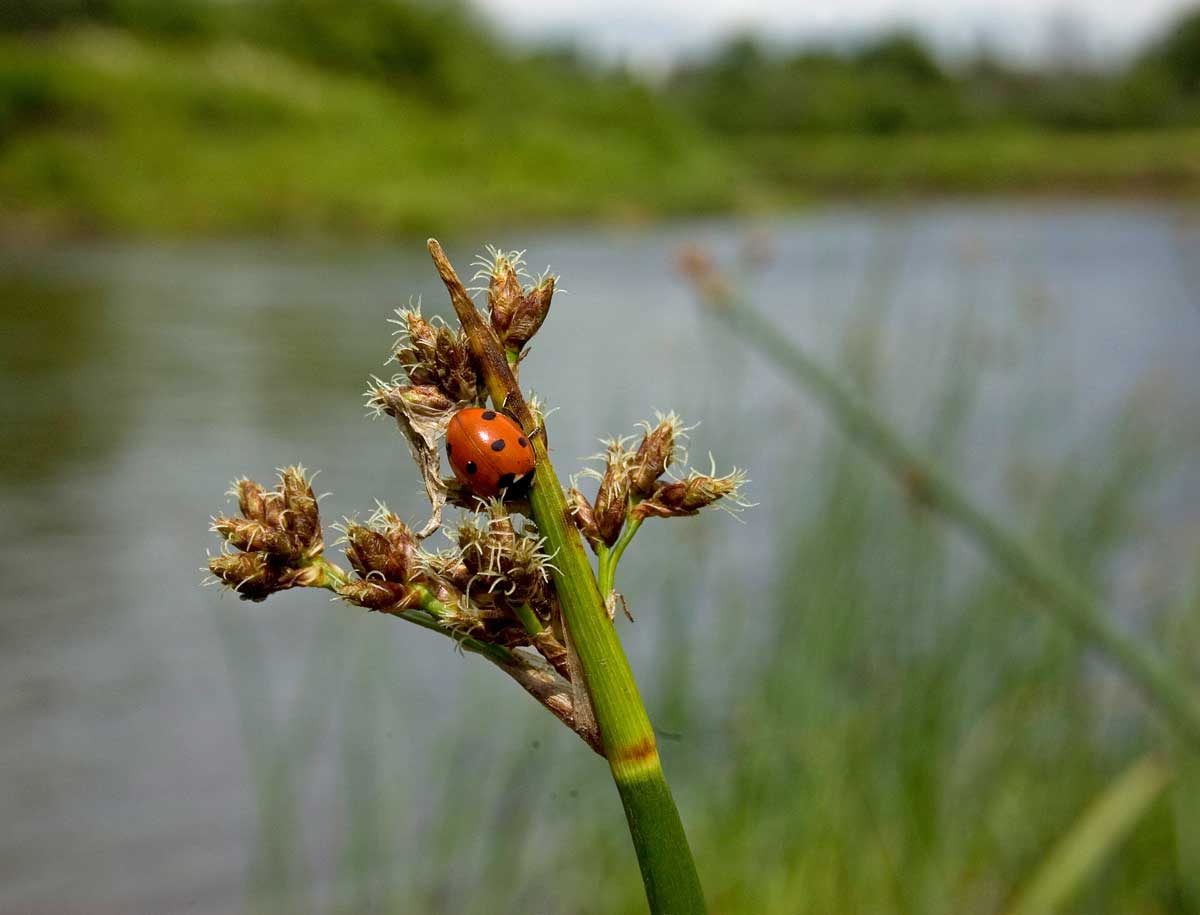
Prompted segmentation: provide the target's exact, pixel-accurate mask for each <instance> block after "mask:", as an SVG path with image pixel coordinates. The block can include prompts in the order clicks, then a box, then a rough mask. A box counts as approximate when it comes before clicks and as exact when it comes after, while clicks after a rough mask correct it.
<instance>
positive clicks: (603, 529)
mask: <svg viewBox="0 0 1200 915" xmlns="http://www.w3.org/2000/svg"><path fill="white" fill-rule="evenodd" d="M627 441H628V439H627V438H614V439H610V440H609V441H608V442H606V443H605V459H606V461H607V464H606V466H605V469H604V475H603V476H602V477H601V478H600V488H599V489H598V490H597V491H596V502H595V505H594V506H593V508H592V517H593V519H594V521H595V525H596V534H597V536H598V537H599V538H600V540H601V541H602V542H603V543H605V544H607V545H608V546H612V545H613V544H614V543H616V542H617V538H618V537H620V536H621V528H622V527H623V526H624V524H625V517H626V515H627V514H628V513H629V487H630V472H631V471H632V469H633V458H634V455H633V452H632V451H630V450H629V449H628V448H627V447H626V446H625V443H626V442H627Z"/></svg>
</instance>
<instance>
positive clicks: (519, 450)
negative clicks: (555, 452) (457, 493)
mask: <svg viewBox="0 0 1200 915" xmlns="http://www.w3.org/2000/svg"><path fill="white" fill-rule="evenodd" d="M446 457H448V458H449V459H450V466H451V467H453V468H454V475H455V476H456V477H458V479H459V482H461V483H462V484H463V485H465V486H469V487H470V488H471V491H472V492H474V493H475V494H476V495H477V496H482V497H484V498H485V499H490V498H491V497H493V496H496V495H498V494H499V493H500V490H502V489H508V488H509V487H511V486H513V485H514V484H516V483H520V482H524V481H526V480H527V479H528V477H529V475H530V474H531V473H532V472H533V467H534V459H533V447H532V446H531V445H530V444H529V441H528V439H526V438H525V433H524V432H522V431H521V427H520V426H518V425H517V424H516V423H515V422H513V421H512V420H511V419H509V418H508V417H507V416H505V415H504V414H503V413H497V412H496V411H495V410H482V409H479V408H478V407H470V408H468V409H466V410H459V411H458V412H457V413H455V414H454V416H453V417H452V418H451V420H450V425H449V426H448V427H447V429H446Z"/></svg>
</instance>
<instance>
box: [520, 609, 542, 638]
mask: <svg viewBox="0 0 1200 915" xmlns="http://www.w3.org/2000/svg"><path fill="white" fill-rule="evenodd" d="M513 613H515V614H516V615H517V619H519V620H520V621H521V625H522V626H524V627H525V631H526V632H528V633H529V634H530V635H537V634H538V633H539V632H541V631H542V624H541V621H540V620H539V619H538V618H537V614H536V613H534V612H533V608H532V607H531V606H529V604H527V603H524V604H521V606H519V607H515V608H514V609H513Z"/></svg>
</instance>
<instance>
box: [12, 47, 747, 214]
mask: <svg viewBox="0 0 1200 915" xmlns="http://www.w3.org/2000/svg"><path fill="white" fill-rule="evenodd" d="M613 94H614V96H615V97H614V98H612V99H610V100H609V101H610V102H611V107H612V108H613V111H611V112H609V113H607V114H606V113H605V112H604V111H600V112H596V111H594V110H593V111H588V110H586V108H585V109H583V110H581V111H580V112H578V113H577V114H578V116H577V117H576V116H572V115H569V114H567V113H564V112H563V111H561V110H553V111H550V112H549V113H548V114H541V113H539V112H537V111H532V112H529V111H524V110H522V109H521V107H520V106H521V100H520V99H519V98H513V99H510V98H504V97H497V98H495V99H480V100H479V101H480V102H481V103H482V104H483V105H484V107H483V108H482V109H478V108H475V107H470V108H467V109H462V108H461V107H458V106H449V105H439V104H436V103H435V102H434V101H433V100H431V99H429V98H427V97H425V96H424V95H422V94H418V93H405V92H403V91H393V90H392V89H389V88H388V87H387V86H385V85H383V84H381V83H379V82H377V81H373V80H371V79H368V78H366V77H362V76H354V75H336V74H333V73H330V72H329V71H327V70H320V69H317V68H315V67H313V66H311V65H307V64H304V63H302V62H300V61H297V60H293V59H290V58H287V57H284V56H282V55H280V54H278V53H275V52H273V51H270V50H267V49H265V48H262V47H255V46H252V45H250V44H247V43H244V42H233V41H218V42H215V43H206V44H202V45H183V46H169V45H168V46H163V45H161V44H156V43H151V42H148V41H146V40H143V39H141V38H138V37H136V36H135V35H133V34H131V33H127V32H122V31H117V30H104V29H95V28H82V29H74V30H71V31H66V32H58V33H52V34H50V35H47V36H41V37H37V38H35V39H29V38H25V39H16V38H11V37H10V38H3V39H0V97H3V98H5V99H6V100H7V103H6V105H4V106H2V107H0V200H2V201H4V203H3V204H2V205H0V219H4V220H6V221H9V222H14V221H19V222H24V223H32V224H33V226H34V227H35V228H37V227H42V228H44V230H45V231H47V232H51V233H54V232H83V233H87V232H118V233H135V234H139V233H145V234H193V233H195V234H216V233H244V234H262V233H268V232H273V231H285V232H292V233H301V234H302V233H304V232H308V231H326V232H330V231H332V232H338V233H342V234H351V235H353V234H355V233H392V232H397V233H399V232H422V233H428V232H431V231H437V230H440V229H444V228H447V227H461V226H464V225H499V224H505V225H509V224H511V223H512V222H513V221H514V220H515V221H523V222H529V221H535V220H547V219H570V218H576V219H582V218H584V217H587V218H605V217H608V218H612V219H618V218H627V219H628V218H637V217H639V216H642V215H646V214H648V213H650V212H656V213H669V212H682V211H688V212H694V211H698V210H707V209H716V208H719V207H725V206H728V205H729V204H730V203H731V200H732V189H731V183H730V181H729V180H728V179H729V176H730V172H729V168H728V166H727V164H726V163H725V162H724V161H723V159H722V157H721V156H720V155H719V154H718V153H717V152H716V151H714V150H712V149H711V148H708V147H707V146H706V144H704V143H702V142H700V141H699V138H698V135H697V134H695V133H694V132H693V131H691V129H689V128H688V127H686V126H685V125H684V124H683V123H682V122H680V121H678V120H675V119H672V118H670V117H667V118H665V119H664V118H662V117H660V114H661V113H662V112H661V110H660V109H659V108H658V107H657V106H656V105H652V104H651V103H650V102H649V100H648V99H645V98H642V97H641V96H640V95H639V93H638V92H637V91H634V90H628V91H626V90H624V89H619V90H614V91H613ZM596 95H597V96H598V97H594V98H592V99H589V100H588V101H589V103H590V105H592V106H595V105H597V104H600V103H602V102H604V98H603V95H604V93H603V92H597V93H596ZM639 99H641V100H640V101H639ZM597 115H598V116H597Z"/></svg>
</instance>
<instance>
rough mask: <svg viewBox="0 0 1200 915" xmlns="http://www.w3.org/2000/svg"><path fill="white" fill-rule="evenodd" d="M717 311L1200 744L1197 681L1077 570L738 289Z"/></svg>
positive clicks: (719, 300) (917, 496) (716, 300)
mask: <svg viewBox="0 0 1200 915" xmlns="http://www.w3.org/2000/svg"><path fill="white" fill-rule="evenodd" d="M711 298H712V299H713V304H714V309H713V310H714V311H715V313H716V314H717V315H718V316H719V317H720V318H721V319H723V320H724V321H725V322H726V323H727V324H728V325H729V326H730V327H731V328H732V329H733V330H734V332H735V333H736V334H737V335H738V336H739V337H741V338H742V339H743V340H744V341H745V342H747V343H749V344H751V345H752V346H754V347H756V348H757V349H758V350H759V351H761V352H762V353H763V354H764V355H766V356H767V357H769V358H770V359H771V360H772V361H773V362H774V363H775V364H776V365H778V366H779V367H780V368H782V369H783V370H784V371H786V372H787V373H788V374H789V375H790V376H791V377H792V378H793V379H795V380H796V381H798V382H799V383H800V384H801V385H803V386H804V387H805V388H806V389H807V390H808V391H809V392H810V393H811V394H812V395H813V396H814V397H815V398H816V399H817V401H818V402H819V403H820V404H821V405H822V406H823V407H824V408H825V409H826V411H827V412H828V414H829V415H830V416H831V417H832V418H833V420H834V421H835V422H836V423H837V425H838V426H839V427H840V428H841V430H842V432H844V433H845V434H846V435H847V436H848V437H849V438H850V439H851V440H852V441H854V442H855V443H856V444H858V445H859V446H860V447H862V448H863V449H864V450H865V451H867V452H868V453H869V454H871V455H872V456H873V457H875V458H876V460H878V461H879V462H880V463H882V464H883V465H884V466H885V467H886V468H887V469H888V470H890V471H891V472H892V473H893V474H894V475H895V476H896V478H897V480H899V482H900V483H901V485H902V486H903V487H904V488H905V489H906V490H907V491H908V492H909V494H910V495H911V496H912V497H913V499H914V500H915V501H917V502H918V503H920V504H922V505H924V506H926V507H928V508H929V509H931V510H934V511H937V512H939V513H940V514H941V515H942V516H943V517H945V518H946V519H947V520H949V521H950V522H952V523H953V524H955V525H957V526H958V528H959V529H960V530H962V531H963V532H964V533H965V534H966V535H967V537H968V538H969V539H970V540H971V541H972V542H974V544H975V545H976V546H977V547H978V548H979V549H980V551H981V552H983V553H984V555H985V556H987V557H988V558H989V559H991V561H992V562H994V563H995V564H996V565H997V566H999V567H1000V568H1002V569H1004V570H1005V571H1007V572H1008V574H1009V575H1011V576H1012V577H1013V578H1014V579H1015V580H1016V581H1018V582H1019V583H1020V584H1021V585H1022V586H1024V588H1025V589H1026V590H1027V591H1028V592H1029V593H1030V594H1032V595H1033V596H1034V597H1035V598H1036V600H1037V601H1038V603H1039V604H1040V605H1041V606H1042V607H1043V608H1045V610H1046V611H1047V612H1048V613H1049V614H1050V615H1051V616H1052V617H1054V618H1055V619H1056V620H1058V621H1059V622H1060V623H1062V624H1064V625H1065V626H1067V627H1068V628H1069V629H1070V630H1071V631H1072V632H1073V633H1075V635H1076V636H1078V637H1080V638H1081V639H1083V640H1084V641H1085V642H1086V643H1087V644H1089V645H1091V646H1093V647H1094V648H1095V649H1096V650H1097V651H1099V652H1100V653H1101V654H1102V655H1103V656H1104V657H1106V658H1107V659H1108V661H1109V662H1110V663H1111V664H1112V665H1113V667H1114V668H1115V669H1116V670H1118V671H1119V672H1120V673H1121V674H1123V675H1124V676H1125V677H1126V678H1127V679H1128V680H1130V681H1131V682H1132V683H1134V684H1135V685H1136V686H1137V687H1138V688H1139V689H1140V690H1141V692H1142V694H1143V695H1144V696H1145V697H1146V698H1147V699H1148V700H1149V702H1150V703H1151V704H1152V705H1154V706H1156V707H1157V708H1158V709H1159V711H1160V712H1161V713H1162V714H1163V715H1164V717H1165V718H1166V719H1167V720H1168V721H1170V722H1171V723H1172V724H1173V725H1174V726H1175V727H1176V728H1177V729H1178V730H1179V732H1180V733H1181V734H1182V735H1183V736H1184V737H1185V738H1186V739H1187V740H1188V742H1189V743H1190V744H1191V745H1192V747H1193V749H1200V705H1198V704H1197V699H1196V696H1195V694H1194V693H1193V691H1192V690H1191V689H1190V687H1189V685H1188V684H1187V683H1186V682H1184V681H1183V680H1181V679H1179V678H1177V677H1176V676H1175V675H1174V673H1173V672H1172V671H1170V670H1169V669H1168V668H1167V667H1166V666H1165V665H1163V664H1162V663H1161V662H1160V661H1159V660H1158V659H1157V658H1155V657H1154V656H1153V655H1151V654H1150V653H1149V652H1147V651H1146V650H1145V649H1143V648H1142V647H1141V646H1140V645H1139V644H1138V643H1137V642H1135V641H1134V640H1132V639H1131V638H1129V637H1128V636H1126V635H1125V634H1123V633H1122V632H1121V631H1120V630H1119V629H1118V628H1117V627H1116V626H1115V625H1114V624H1113V623H1112V622H1111V621H1110V620H1109V619H1108V618H1107V617H1106V616H1105V615H1104V613H1103V612H1102V611H1101V609H1100V608H1099V606H1098V605H1097V603H1096V602H1095V600H1094V599H1093V598H1092V596H1091V595H1090V594H1089V593H1088V590H1087V589H1086V588H1085V587H1084V586H1083V585H1082V584H1081V583H1080V582H1078V581H1077V580H1076V579H1075V578H1074V576H1072V575H1071V574H1070V573H1069V572H1067V571H1065V570H1062V569H1060V568H1059V567H1058V566H1056V565H1054V564H1051V563H1049V562H1046V561H1045V560H1043V559H1041V558H1039V557H1038V555H1037V554H1036V553H1035V552H1034V551H1033V549H1032V548H1030V547H1029V546H1028V545H1026V544H1024V543H1022V542H1021V541H1020V540H1019V539H1018V538H1017V537H1015V536H1013V535H1012V534H1009V533H1008V532H1007V531H1005V530H1004V529H1003V528H1002V527H1001V526H1000V525H998V524H997V523H996V522H994V521H993V520H992V519H991V518H990V517H988V515H987V514H986V513H985V512H984V511H983V510H981V509H979V508H977V507H976V506H975V505H974V504H973V503H972V502H971V501H970V500H969V499H968V498H967V497H966V495H964V494H963V493H962V492H960V491H959V489H958V487H957V486H955V485H954V483H953V482H951V480H950V479H949V478H948V477H946V476H944V475H942V474H941V473H940V472H939V471H938V470H936V469H935V468H934V467H933V466H932V465H931V464H930V463H928V462H926V461H925V460H923V459H922V458H920V457H919V456H918V455H917V453H916V452H915V451H914V450H913V449H912V448H910V447H909V446H908V445H907V444H905V442H904V441H903V440H902V439H901V437H900V436H899V435H898V434H897V433H896V432H894V431H893V430H892V429H891V427H890V426H889V425H888V424H887V422H886V421H885V420H884V419H882V418H881V417H880V416H878V415H877V414H876V413H875V412H874V411H873V410H872V409H871V408H870V407H868V406H867V405H866V404H865V403H864V402H862V400H861V399H860V398H858V397H856V396H855V395H854V394H853V393H852V392H851V391H850V390H849V389H848V388H846V387H844V386H843V385H842V384H841V382H839V381H838V380H837V378H836V377H835V376H834V375H833V374H832V373H831V372H829V371H828V370H826V369H825V368H824V367H823V366H822V365H821V364H820V363H818V362H817V361H816V360H814V359H813V358H812V357H811V356H809V355H808V354H807V353H806V352H804V350H802V349H801V348H800V347H798V346H797V345H795V344H794V343H792V342H790V341H789V340H788V339H787V338H786V337H785V336H784V335H783V334H782V333H781V332H780V330H779V328H778V327H777V326H776V325H775V324H774V323H772V322H771V321H770V320H768V319H767V318H765V317H763V316H762V315H760V314H759V313H758V312H757V311H755V310H754V309H752V308H750V307H749V306H748V305H747V304H746V303H744V302H741V301H737V300H736V299H735V298H734V297H733V295H731V294H723V295H713V296H711Z"/></svg>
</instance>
